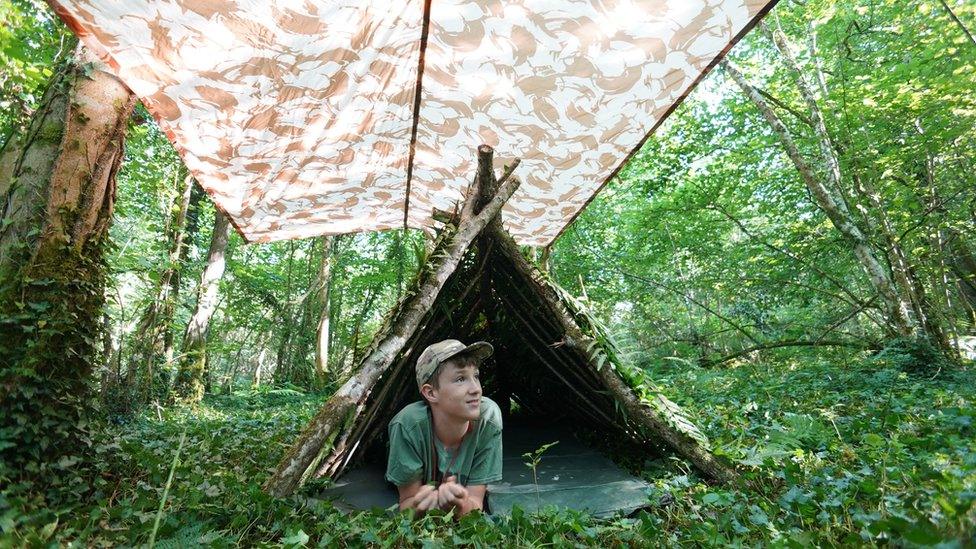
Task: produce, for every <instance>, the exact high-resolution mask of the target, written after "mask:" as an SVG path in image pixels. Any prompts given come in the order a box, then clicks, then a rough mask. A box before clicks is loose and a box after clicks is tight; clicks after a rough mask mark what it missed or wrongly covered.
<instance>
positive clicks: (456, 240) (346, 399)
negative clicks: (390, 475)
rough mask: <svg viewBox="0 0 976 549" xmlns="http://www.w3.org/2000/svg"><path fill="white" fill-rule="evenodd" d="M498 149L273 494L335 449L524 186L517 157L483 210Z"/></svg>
mask: <svg viewBox="0 0 976 549" xmlns="http://www.w3.org/2000/svg"><path fill="white" fill-rule="evenodd" d="M493 154H494V151H493V150H492V148H491V147H489V146H487V145H482V146H480V147H478V165H479V168H482V169H480V170H479V173H478V174H477V175H476V177H475V181H474V183H473V186H474V187H475V188H474V189H471V190H470V191H469V192H468V194H467V197H466V198H465V202H464V204H463V205H462V207H461V215H460V219H459V220H458V225H457V227H456V229H454V228H452V227H448V228H446V229H445V232H444V233H443V234H442V238H441V240H440V242H439V244H438V246H437V248H435V250H434V251H433V252H432V254H431V256H432V259H431V262H430V268H429V269H428V270H426V271H425V272H424V273H423V274H422V275H421V277H420V278H419V281H418V286H417V287H416V289H415V290H414V291H413V292H412V293H411V294H410V296H409V297H408V298H406V299H405V300H404V303H403V306H402V308H401V310H400V312H399V313H398V314H397V316H396V317H395V318H393V319H392V320H391V325H390V327H389V329H388V330H387V331H386V333H383V334H381V335H379V336H378V338H377V341H376V344H375V345H374V346H373V347H372V348H371V349H370V351H369V353H368V354H367V355H366V357H365V358H364V359H363V362H362V364H361V366H360V368H359V370H358V372H357V373H356V375H354V376H352V377H351V378H349V380H348V381H346V383H345V384H343V386H342V387H341V388H340V389H339V390H338V391H336V393H335V394H334V395H333V396H332V397H331V398H330V399H329V400H328V401H327V402H326V403H325V405H324V406H323V407H322V408H321V410H319V412H318V413H317V414H316V416H315V418H313V419H312V421H311V423H309V425H308V426H307V427H306V428H305V431H304V432H303V433H302V434H301V436H300V437H299V439H298V441H297V442H296V443H295V444H294V445H293V446H292V447H291V449H290V450H289V451H288V453H287V454H286V455H285V457H284V459H282V460H281V462H280V463H279V464H278V467H277V469H276V470H275V472H274V473H273V474H272V475H271V478H269V479H268V480H267V482H265V484H264V489H265V491H267V492H268V493H270V494H271V495H273V496H277V497H284V496H287V495H289V494H291V493H292V492H294V491H295V490H296V489H297V488H298V487H299V486H300V485H301V484H302V482H304V481H305V479H306V478H308V477H309V476H310V475H311V474H312V473H314V471H315V469H316V467H317V466H318V464H319V463H320V462H321V461H322V459H324V458H325V457H326V455H327V454H328V453H329V452H330V451H332V450H333V443H334V442H335V441H339V440H341V439H343V438H344V437H343V435H346V434H348V430H349V428H350V426H351V424H352V422H353V421H354V419H355V417H356V416H357V415H358V414H359V412H360V411H361V410H362V409H363V408H364V407H365V406H366V399H367V397H368V396H369V394H370V391H371V390H372V389H373V387H374V385H375V384H376V382H377V380H379V378H380V377H381V375H382V374H383V373H384V372H385V371H387V369H388V368H389V367H390V365H391V364H393V362H394V361H395V360H396V358H397V357H398V356H400V355H401V354H402V353H403V352H404V347H405V345H406V344H407V342H408V341H410V338H411V337H412V336H413V334H414V333H415V332H416V331H417V329H418V328H419V326H420V324H421V323H422V321H423V319H424V318H426V317H427V314H428V313H429V311H430V310H431V307H432V306H433V305H434V301H435V300H436V299H437V296H438V295H439V294H440V292H441V290H442V289H443V288H444V284H445V283H446V282H447V280H448V278H450V276H451V274H453V273H454V271H455V270H456V269H457V267H458V264H459V263H460V262H461V258H462V257H463V256H464V253H465V252H466V251H467V249H468V247H470V245H471V243H472V242H473V241H474V239H475V237H477V236H478V234H479V233H480V232H481V231H482V230H483V229H484V228H485V227H487V226H488V224H489V222H490V221H491V220H492V219H493V218H494V217H495V216H497V215H498V214H499V212H500V211H501V209H502V206H503V205H504V204H505V202H506V201H507V200H508V199H509V198H511V196H512V194H514V193H515V191H516V189H518V187H519V185H520V184H521V182H520V181H519V180H518V179H516V178H514V177H511V175H512V172H513V171H514V170H515V168H516V167H517V166H518V164H519V162H518V160H516V161H515V162H514V163H513V164H512V165H511V166H510V167H509V169H508V170H506V173H505V174H504V175H503V176H502V179H501V180H500V181H499V182H498V191H497V192H496V193H494V196H493V198H492V199H491V200H489V201H488V202H487V204H485V206H484V208H482V209H481V210H480V211H479V210H477V208H476V205H475V201H476V200H478V197H479V194H480V186H481V185H482V184H485V183H486V182H492V183H493V180H494V176H493V174H491V173H487V174H486V173H485V172H484V168H485V167H486V166H487V169H488V170H489V171H490V167H491V165H492V156H493Z"/></svg>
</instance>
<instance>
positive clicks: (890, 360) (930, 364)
mask: <svg viewBox="0 0 976 549" xmlns="http://www.w3.org/2000/svg"><path fill="white" fill-rule="evenodd" d="M873 360H874V361H875V362H877V363H878V364H881V365H885V366H890V367H894V368H896V369H898V370H901V371H903V372H908V373H912V374H919V375H929V376H932V375H938V374H939V372H941V371H942V369H943V368H946V367H949V366H950V364H949V363H948V361H947V360H946V357H945V355H943V354H942V353H941V352H940V351H939V349H938V348H936V346H935V345H933V344H932V342H931V341H930V340H929V339H927V338H924V337H911V338H907V337H901V338H896V339H893V340H891V341H889V342H888V345H886V346H885V348H884V349H882V350H881V351H880V352H879V353H878V354H876V355H875V356H874V358H873Z"/></svg>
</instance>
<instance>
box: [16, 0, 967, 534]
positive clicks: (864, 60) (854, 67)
mask: <svg viewBox="0 0 976 549" xmlns="http://www.w3.org/2000/svg"><path fill="white" fill-rule="evenodd" d="M974 29H976V4H973V3H972V2H966V1H950V0H947V1H945V2H943V1H934V2H932V1H894V0H844V1H837V2H830V1H823V0H807V1H804V2H799V1H788V0H783V1H782V2H780V4H779V5H778V6H777V7H776V8H775V9H774V10H773V11H772V13H771V15H770V16H769V17H768V18H767V19H766V21H765V24H764V25H763V26H761V27H757V28H756V30H755V31H754V32H752V33H751V34H749V35H748V36H747V37H746V38H745V39H743V40H742V42H740V43H739V44H738V45H737V46H736V47H735V48H734V49H733V50H732V53H731V54H730V56H729V60H728V62H727V63H723V64H722V65H721V66H719V67H716V69H715V70H714V71H712V72H711V73H710V74H709V76H708V77H707V78H706V79H705V80H704V81H703V82H702V84H701V85H700V86H699V87H698V88H697V89H696V90H695V91H694V93H692V94H691V96H690V97H689V98H688V99H687V100H686V101H685V102H684V103H683V104H682V105H681V106H680V107H679V108H678V109H677V110H676V111H675V112H674V113H673V114H672V116H671V117H670V118H669V119H668V121H667V122H666V123H665V124H664V125H663V126H662V127H661V128H660V130H659V131H658V132H657V133H656V134H655V135H654V136H653V137H652V138H651V139H649V140H648V141H647V143H646V144H645V146H644V147H643V149H642V150H641V151H640V152H639V154H637V155H636V156H635V157H634V158H633V159H632V161H631V162H630V163H629V164H628V165H627V166H626V168H625V169H624V170H622V171H621V173H620V174H619V175H618V177H617V178H616V179H615V180H613V181H612V182H611V183H610V184H609V185H608V186H607V187H606V188H605V189H604V190H603V192H602V193H601V194H600V195H598V197H597V198H596V200H594V201H593V203H591V205H590V206H589V207H588V208H587V210H586V211H585V212H584V213H583V214H582V215H581V216H580V218H579V219H578V220H577V221H576V222H575V224H574V225H572V226H571V227H570V228H569V229H568V230H567V231H566V232H565V233H564V235H563V236H562V237H561V238H560V239H559V240H557V241H556V242H555V243H554V245H552V246H551V248H549V249H544V250H543V249H525V250H524V253H525V254H526V255H527V256H528V257H530V258H532V260H533V261H536V262H538V263H539V264H540V265H542V266H543V267H544V268H545V269H546V270H547V271H548V272H549V273H550V275H551V276H552V278H553V279H554V280H555V281H557V282H558V283H559V284H560V285H562V286H563V287H564V288H566V289H567V290H568V291H569V292H570V293H572V294H573V295H575V296H578V297H579V298H580V299H581V300H582V301H583V303H585V305H586V306H587V307H588V308H589V309H590V311H591V312H592V313H593V314H595V315H596V316H597V317H599V318H600V319H601V320H602V321H603V322H604V324H606V325H607V326H608V327H609V329H610V332H611V333H612V334H613V337H614V339H615V340H616V342H617V345H618V346H619V347H620V348H621V349H623V350H624V351H625V354H626V357H627V359H628V360H629V361H630V362H632V363H633V364H635V365H637V366H639V367H641V368H643V369H645V370H647V371H648V372H649V373H651V375H652V377H654V378H655V379H657V380H659V381H660V382H661V384H662V385H664V386H665V387H668V388H669V391H671V392H670V393H669V396H670V397H672V398H673V399H674V400H675V401H676V402H678V403H679V404H682V405H684V406H685V407H686V409H688V410H690V411H692V412H694V414H695V415H696V416H697V419H698V421H699V424H700V426H701V427H702V429H703V430H704V431H705V432H706V434H708V436H709V437H710V438H712V440H713V443H714V444H715V445H716V446H717V447H718V449H719V452H720V453H722V454H724V455H725V456H726V457H728V458H730V459H733V460H735V461H737V462H738V463H739V464H740V465H741V466H742V468H743V469H744V470H746V471H747V476H748V478H749V479H750V481H751V482H752V484H753V486H752V488H750V489H733V488H727V487H721V486H710V485H707V484H705V483H703V482H702V481H701V480H700V479H698V478H697V477H696V476H695V474H694V473H693V472H692V471H690V470H688V468H687V466H686V465H685V464H683V463H682V462H680V460H676V459H670V458H668V457H655V458H653V459H649V460H647V461H646V462H644V463H630V464H628V466H629V467H630V468H631V469H632V470H634V471H639V472H640V474H641V475H643V476H645V477H646V478H648V479H650V480H652V482H654V483H655V486H656V487H657V490H658V491H659V493H658V494H656V495H655V496H654V497H653V498H652V499H653V500H654V505H653V506H652V508H651V509H650V510H649V511H645V512H642V513H641V514H639V515H637V516H636V517H630V518H619V519H615V520H612V521H597V520H595V519H592V518H589V517H587V516H585V515H580V514H575V513H568V512H565V511H556V510H553V511H550V512H547V513H544V514H542V515H540V516H526V515H520V514H517V515H515V516H513V517H511V518H508V519H498V520H495V521H489V520H487V519H485V518H482V517H468V518H465V519H464V520H463V521H461V522H460V523H453V522H451V521H450V520H449V519H446V518H445V517H441V516H437V515H434V516H429V517H426V518H424V519H423V520H420V521H415V522H411V521H409V520H407V519H405V518H404V517H402V516H387V515H383V514H371V513H364V514H360V515H350V516H346V515H342V514H339V513H338V512H336V511H335V510H333V509H332V508H331V506H330V505H329V504H328V503H325V502H321V501H318V500H316V499H314V497H312V494H313V492H314V491H309V490H306V491H304V492H303V495H297V496H293V497H291V498H289V499H286V500H275V499H272V498H270V497H268V496H266V495H265V494H264V493H263V492H261V490H260V484H261V481H262V480H263V478H265V477H266V475H267V474H268V470H269V468H272V467H273V466H274V465H275V463H276V462H277V460H278V459H279V458H280V456H281V455H282V453H283V452H284V450H285V449H286V447H287V445H288V443H289V442H290V441H292V440H293V439H294V437H295V435H296V434H297V432H298V431H299V430H300V429H301V427H302V426H303V425H304V424H305V423H306V421H307V420H308V418H309V417H310V416H311V414H312V413H314V411H315V409H316V408H317V406H318V405H319V404H320V403H321V402H323V401H324V399H325V398H326V397H327V395H328V394H330V392H331V391H333V390H335V388H336V387H337V385H338V384H339V383H341V381H342V379H343V376H345V375H346V374H348V373H349V372H350V370H351V369H352V368H353V366H354V365H355V364H356V363H357V362H358V360H359V359H360V358H361V355H362V353H363V351H364V349H365V347H366V346H367V345H368V343H369V341H370V337H371V335H372V334H373V332H374V331H375V330H376V329H377V327H378V326H379V324H380V322H381V321H382V319H383V316H384V314H385V313H386V312H388V311H389V309H390V308H391V307H392V306H393V304H394V303H395V302H396V300H397V299H398V298H399V297H400V296H401V295H402V292H404V291H405V288H406V287H407V285H408V283H409V281H410V280H411V278H412V276H413V275H414V274H415V273H416V271H417V269H418V267H419V265H421V264H422V263H423V261H424V257H425V253H426V249H427V248H426V244H427V241H428V237H427V236H426V235H424V234H423V233H420V232H417V231H406V232H405V231H389V232H384V233H370V234H357V235H343V236H338V237H322V238H315V239H306V240H296V241H287V242H276V243H272V244H256V245H245V244H244V243H243V242H242V240H241V239H240V237H239V235H237V234H235V233H234V231H233V229H230V230H228V226H227V223H226V221H225V220H223V219H222V218H221V216H219V215H217V214H216V212H215V211H214V208H213V205H212V204H211V202H210V201H209V200H208V199H207V197H206V195H205V194H204V193H202V192H201V191H200V189H199V187H198V186H197V185H196V183H195V182H193V180H192V179H191V178H189V177H187V174H186V171H185V168H184V167H183V166H182V163H181V162H180V160H179V158H178V157H177V155H176V154H175V152H174V150H173V149H172V147H171V146H170V144H169V143H168V142H167V141H166V139H165V137H164V136H163V135H162V134H161V133H160V131H159V129H158V128H157V126H156V125H155V124H154V123H153V122H152V120H151V117H149V116H148V115H147V113H146V112H145V111H144V110H143V108H142V107H141V106H135V108H134V110H133V111H132V113H131V115H128V114H127V115H126V118H124V122H125V124H124V125H125V129H126V131H125V137H124V156H123V157H121V158H120V164H119V168H118V173H117V176H116V179H115V181H116V185H117V189H116V195H115V203H114V211H112V212H111V215H110V221H111V225H110V226H108V228H107V231H108V232H107V235H106V236H105V238H103V239H101V240H99V246H100V249H101V250H103V251H102V254H103V255H101V257H100V259H98V260H97V265H95V267H94V268H95V269H96V271H98V272H100V273H101V274H99V275H98V276H100V277H102V278H99V279H98V281H100V282H99V283H98V284H94V286H92V287H93V288H96V289H97V290H98V293H99V294H100V295H101V296H102V297H101V298H100V299H101V300H102V301H103V303H99V300H98V299H96V300H95V301H92V302H91V303H92V306H91V307H88V308H87V309H85V308H82V309H78V310H75V309H72V308H71V307H65V306H64V305H63V303H60V302H59V301H58V300H57V299H56V298H50V297H44V296H45V295H47V294H44V293H43V292H44V288H46V287H49V286H51V285H50V284H48V286H45V285H44V283H43V281H44V280H45V279H44V277H41V276H34V275H31V274H30V273H29V272H28V271H25V270H23V269H22V263H17V262H16V257H18V256H17V255H16V253H14V252H10V251H9V250H15V249H16V248H15V246H16V245H21V246H23V245H25V243H29V242H30V241H31V238H32V237H31V236H30V235H31V234H32V233H31V232H30V230H29V228H27V229H25V230H24V231H22V232H19V233H18V232H17V231H18V230H19V229H18V227H20V226H21V225H19V223H20V221H19V220H17V219H14V218H13V217H11V216H10V215H9V211H10V209H11V204H14V203H15V202H14V201H15V199H16V200H27V201H30V200H31V198H30V197H28V198H26V199H25V198H22V197H21V198H18V196H19V195H17V194H16V193H15V190H14V186H12V185H11V184H10V181H12V179H11V176H10V172H8V171H3V170H0V176H2V177H0V191H3V192H2V193H0V206H3V208H4V218H3V222H2V225H0V231H3V232H4V233H6V234H4V235H3V236H2V237H0V258H3V257H6V258H7V259H6V260H7V261H8V263H4V264H3V269H4V271H3V276H2V277H0V282H2V286H0V298H2V300H3V301H2V303H3V305H2V309H0V313H2V318H0V321H2V324H0V330H3V332H2V338H3V339H4V340H5V341H4V343H3V344H2V345H0V347H2V349H0V350H2V354H0V358H2V359H3V362H2V363H0V367H2V368H3V369H4V370H3V374H2V378H0V381H2V386H3V389H2V392H0V397H2V398H3V401H2V406H3V410H2V413H3V415H4V416H5V420H4V422H3V423H2V425H0V434H2V436H0V452H2V454H0V457H2V458H3V461H2V462H0V486H2V492H0V531H2V536H3V537H2V539H0V545H22V544H25V543H26V544H31V545H34V544H37V545H43V544H45V543H51V544H64V543H69V542H75V543H78V544H81V545H101V544H118V543H126V544H142V543H150V540H152V542H154V543H155V542H158V544H160V545H162V544H165V543H171V544H176V545H179V544H180V543H209V544H214V545H221V546H223V545H233V544H237V543H243V544H248V545H251V544H270V545H304V544H311V545H314V544H319V545H325V546H329V545H333V544H351V545H360V544H376V545H388V544H393V545H396V544H415V543H421V542H423V543H429V544H435V545H436V544H438V543H472V544H475V543H482V544H499V543H505V544H509V543H514V544H521V545H544V544H550V543H551V544H555V545H574V544H583V545H591V544H599V545H606V544H612V543H624V544H635V545H639V544H644V543H658V542H660V543H671V544H687V543H696V544H697V543H703V544H711V545H726V544H730V543H741V544H757V543H760V544H767V543H770V544H776V545H787V546H794V545H795V546H806V545H809V544H821V545H850V544H854V545H859V544H875V543H885V542H893V543H895V544H898V545H916V544H917V545H931V544H940V543H941V544H944V545H946V546H960V545H966V544H969V543H974V542H976V540H974V538H973V531H974V522H976V505H974V504H976V443H974V440H976V432H974V425H973V422H974V416H976V412H974V409H973V406H972V404H973V398H974V394H976V384H974V383H973V382H974V381H976V379H974V374H973V359H974V357H976V130H974V127H976V39H974V37H973V34H972V33H973V32H974ZM75 51H76V48H75V40H74V38H73V37H72V36H71V35H70V33H69V32H68V31H67V30H66V29H65V28H64V27H63V26H62V25H61V24H60V22H58V21H57V20H56V18H54V16H53V14H52V13H51V11H50V9H49V8H48V7H47V6H46V5H45V4H43V3H42V2H38V1H35V0H0V146H2V147H3V148H2V149H0V153H2V154H0V159H5V158H7V157H8V155H10V154H12V153H11V151H18V150H23V148H24V147H25V145H24V136H30V135H32V134H31V128H32V120H35V119H37V118H38V116H39V113H41V112H44V109H45V108H46V105H49V104H50V101H46V100H45V99H44V98H45V92H48V94H49V96H48V97H50V89H51V88H50V86H51V85H50V84H49V83H50V82H51V81H52V78H54V77H55V76H56V75H57V74H60V72H59V71H63V70H76V72H78V75H80V76H78V77H80V78H87V73H86V72H85V69H84V65H83V64H81V65H79V64H78V62H77V61H76V58H75V55H76V54H75ZM72 63H74V64H72ZM66 67H75V69H66ZM79 67H80V68H79ZM79 71H80V72H79ZM76 76H77V75H76ZM18 147H20V149H18ZM3 165H4V164H3V163H2V162H0V166H3ZM3 178H6V179H7V181H4V180H3ZM33 199H34V200H40V199H39V198H37V197H34V198H33ZM34 232H35V233H36V232H37V231H34ZM10 235H14V236H10ZM15 237H16V238H15ZM11 242H13V244H11ZM8 246H10V247H8ZM222 247H223V250H221V248H222ZM4 254H6V255H4ZM96 257H97V256H96ZM11 258H13V259H11ZM221 260H223V262H224V266H223V269H222V271H221V269H218V268H217V266H218V265H219V263H220V262H221ZM85 272H91V271H85ZM32 276H33V278H31V277H32ZM38 280H40V281H41V282H40V283H39V282H38ZM54 286H56V284H54ZM25 288H26V289H25ZM39 288H40V289H39ZM59 291H60V290H59ZM89 293H91V292H89ZM51 295H56V296H57V295H61V296H64V295H67V294H65V293H64V292H62V293H60V294H51ZM25 296H29V297H30V296H33V297H30V298H27V297H25ZM39 296H40V297H39ZM96 297H97V296H96ZM58 311H72V313H71V314H75V315H82V316H85V317H86V318H83V319H81V320H78V319H77V318H74V319H72V318H67V317H64V318H62V317H56V315H58V314H60V313H59V312H58ZM201 311H202V312H201ZM86 319H87V320H86ZM86 322H87V324H85V323H86ZM39 323H40V324H39ZM81 324H84V325H86V326H89V327H90V329H88V328H86V331H85V332H84V333H83V334H82V336H83V338H84V341H85V342H86V343H85V345H87V347H86V348H90V350H91V353H90V357H89V359H86V361H85V362H84V365H83V367H80V368H75V369H72V370H70V371H68V370H65V369H64V368H62V367H60V366H59V367H58V368H61V369H58V368H52V369H48V370H45V369H44V368H45V366H44V364H45V363H44V360H48V361H50V360H51V357H50V356H47V358H44V359H38V360H40V361H39V362H38V361H35V362H31V361H30V360H28V359H29V358H30V356H32V355H31V353H35V352H38V351H37V349H40V348H41V347H42V345H41V344H39V343H38V341H42V340H44V338H45V337H48V338H52V337H53V338H57V337H59V334H61V332H58V331H57V330H62V331H64V332H67V331H69V330H70V329H69V328H65V327H66V326H77V325H81ZM45 330H47V332H45ZM45 333H47V335H46V336H45V335H44V334H45ZM326 336H327V337H326ZM44 341H46V340H44ZM25 356H26V357H28V358H27V359H25V358H24V357H25ZM66 372H67V373H66ZM61 380H69V381H70V382H67V381H66V382H64V384H61V385H59V383H62V381H61ZM64 395H71V398H67V397H64ZM65 410H68V411H65ZM65 437H67V438H68V439H70V440H71V441H73V443H72V444H70V445H65V444H64V443H63V441H64V440H65ZM178 453H179V454H181V455H180V456H179V459H176V458H175V456H176V454H178ZM174 464H176V465H174ZM171 467H172V468H173V473H172V477H171V478H170V476H169V475H170V469H171ZM167 479H170V480H169V481H168V480H167ZM157 518H158V519H159V522H158V524H157Z"/></svg>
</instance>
